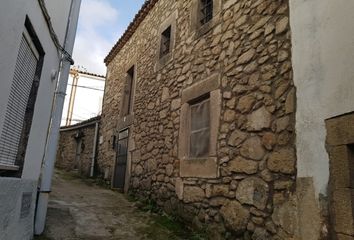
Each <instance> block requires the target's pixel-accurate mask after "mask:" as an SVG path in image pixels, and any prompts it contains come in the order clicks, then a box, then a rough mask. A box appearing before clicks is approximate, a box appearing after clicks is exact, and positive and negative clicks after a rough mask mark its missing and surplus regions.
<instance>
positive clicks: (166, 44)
mask: <svg viewBox="0 0 354 240" xmlns="http://www.w3.org/2000/svg"><path fill="white" fill-rule="evenodd" d="M170 50H171V26H169V27H168V28H167V29H166V30H165V31H163V32H162V34H161V47H160V57H163V56H165V55H167V54H168V53H169V52H170Z"/></svg>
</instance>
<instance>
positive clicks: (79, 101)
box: [61, 68, 105, 126]
mask: <svg viewBox="0 0 354 240" xmlns="http://www.w3.org/2000/svg"><path fill="white" fill-rule="evenodd" d="M104 84H105V77H104V76H101V75H98V74H93V73H88V72H85V71H81V70H78V69H75V68H72V69H71V70H70V75H69V82H68V88H67V91H66V95H67V98H66V99H65V103H64V109H63V117H62V123H61V126H70V125H74V124H77V123H80V122H82V121H86V120H88V119H91V118H94V117H96V116H99V115H100V114H101V111H102V99H103V92H104Z"/></svg>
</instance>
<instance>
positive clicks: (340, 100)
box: [289, 0, 354, 194]
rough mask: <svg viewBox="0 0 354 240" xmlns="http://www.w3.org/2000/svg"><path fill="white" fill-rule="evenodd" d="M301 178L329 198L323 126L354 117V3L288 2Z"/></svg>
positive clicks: (330, 0)
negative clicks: (344, 116)
mask: <svg viewBox="0 0 354 240" xmlns="http://www.w3.org/2000/svg"><path fill="white" fill-rule="evenodd" d="M289 2H290V22H291V31H292V44H293V50H292V54H293V59H292V60H293V69H294V82H295V86H296V88H297V113H296V134H297V135H296V138H297V143H296V144H297V159H298V165H297V167H298V177H313V179H314V185H315V190H316V193H317V194H318V193H323V194H326V190H327V183H328V179H329V160H328V154H327V152H326V150H325V139H326V129H325V125H324V121H325V119H327V118H330V117H334V116H337V115H340V114H343V113H347V112H351V111H354V27H353V23H354V14H353V13H354V1H348V0H336V1H333V0H290V1H289Z"/></svg>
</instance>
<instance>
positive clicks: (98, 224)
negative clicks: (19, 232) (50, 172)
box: [36, 171, 182, 240]
mask: <svg viewBox="0 0 354 240" xmlns="http://www.w3.org/2000/svg"><path fill="white" fill-rule="evenodd" d="M89 183H90V182H87V181H83V180H82V179H80V178H77V177H73V175H70V174H67V173H62V172H58V171H57V172H56V174H55V176H54V179H53V192H52V194H51V195H50V202H49V208H48V216H47V224H46V230H45V233H44V236H41V237H38V238H36V239H50V240H81V239H85V240H96V239H97V240H99V239H104V240H106V239H107V240H120V239H122V240H123V239H124V240H139V239H142V240H145V239H146V240H148V239H161V240H163V239H176V240H177V239H182V238H180V237H177V236H176V235H174V233H173V232H172V231H169V230H168V229H167V228H164V226H159V225H157V224H156V222H155V220H156V216H155V217H154V216H153V215H152V214H151V213H148V212H143V211H141V210H139V209H138V208H137V207H136V206H135V205H136V204H134V203H132V202H130V201H128V199H127V198H126V196H124V195H123V194H120V193H118V192H115V191H112V190H109V189H104V188H102V187H99V186H97V185H95V184H92V183H91V184H89ZM154 218H155V219H154Z"/></svg>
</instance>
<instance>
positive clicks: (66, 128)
mask: <svg viewBox="0 0 354 240" xmlns="http://www.w3.org/2000/svg"><path fill="white" fill-rule="evenodd" d="M100 120H101V115H99V116H96V117H93V118H90V119H87V120H85V121H82V122H79V123H76V124H74V125H70V126H64V127H60V131H61V132H65V131H71V130H76V129H79V128H82V127H86V126H90V125H93V124H95V123H96V122H99V121H100Z"/></svg>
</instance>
